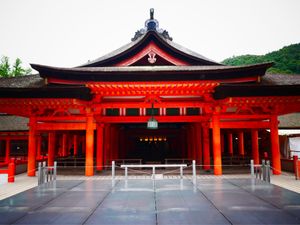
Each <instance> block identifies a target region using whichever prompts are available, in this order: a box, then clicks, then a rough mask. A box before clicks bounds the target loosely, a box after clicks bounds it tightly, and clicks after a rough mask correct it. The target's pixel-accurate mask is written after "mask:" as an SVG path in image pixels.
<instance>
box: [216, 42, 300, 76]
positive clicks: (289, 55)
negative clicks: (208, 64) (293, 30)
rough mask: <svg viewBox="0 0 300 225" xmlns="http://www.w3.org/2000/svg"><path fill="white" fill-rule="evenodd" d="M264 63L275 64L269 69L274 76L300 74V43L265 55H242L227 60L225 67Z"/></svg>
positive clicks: (224, 62)
mask: <svg viewBox="0 0 300 225" xmlns="http://www.w3.org/2000/svg"><path fill="white" fill-rule="evenodd" d="M263 62H274V65H273V66H272V67H271V68H270V69H268V71H267V72H268V73H273V74H276V73H278V74H300V43H298V44H293V45H289V46H286V47H283V48H282V49H279V50H277V51H273V52H270V53H268V54H265V55H241V56H234V57H231V58H228V59H225V60H224V61H223V62H222V63H223V64H225V65H231V66H239V65H249V64H256V63H263Z"/></svg>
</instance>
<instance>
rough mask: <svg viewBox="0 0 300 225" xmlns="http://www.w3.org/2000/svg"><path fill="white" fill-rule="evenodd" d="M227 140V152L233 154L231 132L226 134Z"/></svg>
mask: <svg viewBox="0 0 300 225" xmlns="http://www.w3.org/2000/svg"><path fill="white" fill-rule="evenodd" d="M227 142H228V154H229V155H230V156H233V142H232V133H228V134H227Z"/></svg>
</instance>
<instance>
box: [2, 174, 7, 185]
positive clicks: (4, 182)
mask: <svg viewBox="0 0 300 225" xmlns="http://www.w3.org/2000/svg"><path fill="white" fill-rule="evenodd" d="M7 179H8V175H7V174H0V184H6V183H7Z"/></svg>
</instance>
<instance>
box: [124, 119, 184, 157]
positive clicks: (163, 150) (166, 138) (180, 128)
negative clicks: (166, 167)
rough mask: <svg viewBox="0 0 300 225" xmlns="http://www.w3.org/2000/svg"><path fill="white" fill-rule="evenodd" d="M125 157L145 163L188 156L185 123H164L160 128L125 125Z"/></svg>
mask: <svg viewBox="0 0 300 225" xmlns="http://www.w3.org/2000/svg"><path fill="white" fill-rule="evenodd" d="M122 129H124V130H125V132H124V133H125V134H126V142H127V143H126V144H125V145H122V147H121V149H120V151H125V152H124V156H125V158H133V159H136V158H138V159H141V160H142V162H143V163H165V162H166V160H168V159H175V158H177V159H178V158H186V157H187V141H186V136H185V134H184V131H185V129H186V124H185V123H172V124H171V123H163V124H159V128H158V129H154V130H151V129H146V128H145V124H128V125H124V126H123V127H122Z"/></svg>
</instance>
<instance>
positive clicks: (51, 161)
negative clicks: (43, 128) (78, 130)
mask: <svg viewBox="0 0 300 225" xmlns="http://www.w3.org/2000/svg"><path fill="white" fill-rule="evenodd" d="M54 155H55V132H49V134H48V166H53V165H54Z"/></svg>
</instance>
